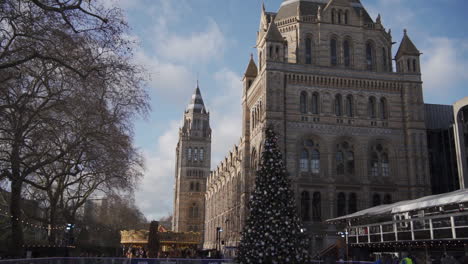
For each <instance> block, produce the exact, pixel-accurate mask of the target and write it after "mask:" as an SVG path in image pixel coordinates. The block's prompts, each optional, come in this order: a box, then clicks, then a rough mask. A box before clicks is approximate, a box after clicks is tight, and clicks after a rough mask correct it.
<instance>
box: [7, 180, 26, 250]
mask: <svg viewBox="0 0 468 264" xmlns="http://www.w3.org/2000/svg"><path fill="white" fill-rule="evenodd" d="M22 185H23V181H21V180H19V179H16V178H13V179H12V181H11V197H10V213H11V216H12V217H11V231H12V234H11V245H10V246H11V249H10V252H11V254H12V255H13V256H15V257H22V256H23V244H24V237H23V225H22V224H21V221H22V216H21V189H22Z"/></svg>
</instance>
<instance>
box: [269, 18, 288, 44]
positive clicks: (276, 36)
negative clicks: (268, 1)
mask: <svg viewBox="0 0 468 264" xmlns="http://www.w3.org/2000/svg"><path fill="white" fill-rule="evenodd" d="M265 40H266V41H273V42H284V39H283V36H282V35H281V33H280V32H279V29H278V27H277V26H276V24H275V22H273V21H272V22H271V23H270V26H269V27H268V30H267V32H266V36H265Z"/></svg>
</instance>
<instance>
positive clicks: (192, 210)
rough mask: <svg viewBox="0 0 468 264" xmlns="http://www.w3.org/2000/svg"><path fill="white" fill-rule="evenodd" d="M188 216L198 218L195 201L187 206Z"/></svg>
mask: <svg viewBox="0 0 468 264" xmlns="http://www.w3.org/2000/svg"><path fill="white" fill-rule="evenodd" d="M189 216H190V217H191V218H198V206H197V205H196V204H195V203H194V204H192V206H190V208H189Z"/></svg>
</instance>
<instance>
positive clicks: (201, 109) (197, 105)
mask: <svg viewBox="0 0 468 264" xmlns="http://www.w3.org/2000/svg"><path fill="white" fill-rule="evenodd" d="M187 111H193V112H194V113H206V109H205V104H204V103H203V98H202V95H201V92H200V87H199V86H198V81H197V88H196V89H195V91H194V92H193V95H192V99H191V100H190V103H189V105H188V106H187Z"/></svg>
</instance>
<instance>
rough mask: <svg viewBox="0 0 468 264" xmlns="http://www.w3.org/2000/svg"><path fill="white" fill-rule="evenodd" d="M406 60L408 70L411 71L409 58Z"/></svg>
mask: <svg viewBox="0 0 468 264" xmlns="http://www.w3.org/2000/svg"><path fill="white" fill-rule="evenodd" d="M406 62H407V64H408V72H411V62H410V59H408V60H407V61H406Z"/></svg>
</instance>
